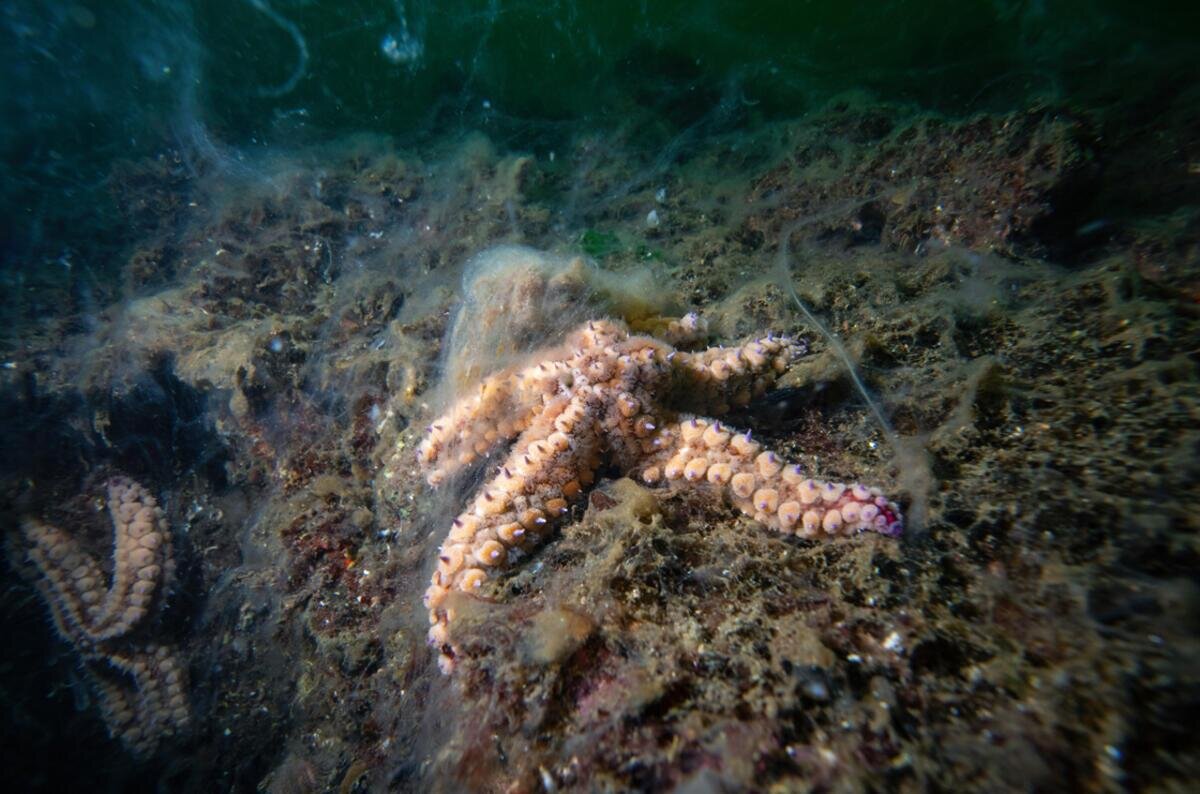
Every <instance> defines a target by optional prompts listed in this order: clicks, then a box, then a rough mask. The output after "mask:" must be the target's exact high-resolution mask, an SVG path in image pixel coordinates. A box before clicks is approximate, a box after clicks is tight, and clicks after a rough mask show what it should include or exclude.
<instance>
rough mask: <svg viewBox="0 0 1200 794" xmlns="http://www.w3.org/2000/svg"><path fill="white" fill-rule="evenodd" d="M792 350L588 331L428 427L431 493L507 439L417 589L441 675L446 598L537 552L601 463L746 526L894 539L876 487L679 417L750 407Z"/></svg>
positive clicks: (604, 324)
mask: <svg viewBox="0 0 1200 794" xmlns="http://www.w3.org/2000/svg"><path fill="white" fill-rule="evenodd" d="M799 350H800V347H799V346H798V345H797V344H796V343H794V342H792V341H790V340H788V339H786V338H773V337H770V336H768V337H766V338H763V339H759V340H756V341H753V342H749V343H747V344H745V345H742V346H741V347H736V348H722V347H713V348H709V349H707V350H704V351H701V352H697V353H688V352H683V351H678V350H675V349H673V348H672V347H671V346H669V345H667V344H665V343H663V342H660V341H658V340H656V339H653V338H651V337H646V336H630V335H629V332H628V330H627V329H626V328H625V327H624V326H623V325H621V324H619V323H616V322H611V321H599V322H594V323H588V324H587V325H586V326H584V327H582V328H580V329H578V330H577V331H576V332H575V333H574V334H572V335H571V337H570V338H569V339H568V340H567V343H566V344H565V345H564V346H563V347H561V348H557V349H552V350H549V351H545V352H543V353H542V354H541V355H540V356H538V361H537V363H535V364H531V365H529V366H526V367H524V368H522V369H508V370H505V371H503V372H501V373H498V374H496V375H494V376H492V377H490V378H488V379H486V380H485V381H484V382H483V383H482V384H481V385H480V387H479V391H478V392H477V393H476V394H473V395H472V396H470V397H468V398H465V399H463V400H461V401H459V402H458V403H457V404H456V405H455V406H454V407H453V408H452V409H451V410H450V412H449V413H448V414H447V415H446V416H444V417H443V418H441V419H439V420H438V421H437V422H435V423H434V424H433V425H432V426H431V427H430V428H429V433H428V435H427V436H426V438H425V440H424V442H422V444H421V446H420V448H419V450H418V452H417V454H418V459H419V461H420V463H421V465H422V466H424V467H425V469H426V471H427V479H428V480H429V482H430V484H431V485H438V484H440V483H441V482H443V481H444V480H445V479H446V477H448V476H449V475H451V474H453V473H454V472H456V471H458V470H459V469H461V468H463V467H464V466H468V465H470V464H472V463H474V462H475V461H476V460H478V459H479V458H481V457H484V456H486V455H488V454H489V453H491V452H492V451H494V450H495V449H497V448H498V447H500V446H501V445H502V444H504V443H506V442H508V441H511V440H512V439H516V443H515V444H514V446H513V448H512V450H511V451H510V452H509V454H508V456H507V458H506V459H505V461H504V463H503V465H501V467H500V470H499V473H498V474H497V475H496V476H495V477H494V478H493V479H492V480H491V481H490V482H489V483H488V484H487V485H486V486H485V487H484V488H483V490H482V491H481V492H480V493H479V495H478V496H477V497H476V498H475V500H474V503H473V504H472V506H471V507H470V508H469V509H468V510H467V511H465V512H464V513H462V514H461V515H459V517H458V518H456V519H455V520H454V525H453V527H452V528H451V530H450V534H449V536H448V537H447V539H446V541H445V543H444V544H443V545H442V548H441V550H440V552H439V555H438V559H439V561H438V566H437V569H436V570H435V571H434V574H433V582H432V584H431V585H430V587H429V589H428V590H427V591H426V593H425V603H426V606H428V607H429V610H430V622H431V623H432V628H431V629H430V632H429V639H430V642H431V643H432V644H434V645H436V646H437V647H438V648H439V649H440V650H441V652H442V659H441V662H442V669H443V670H444V671H447V672H448V671H449V670H450V669H451V668H452V666H453V659H454V656H455V650H454V644H453V641H452V638H451V631H450V624H451V622H452V621H453V619H454V615H455V611H456V609H455V600H454V599H453V598H451V594H452V592H454V591H459V592H465V593H468V594H474V593H476V592H478V591H479V589H480V587H481V586H482V585H483V583H484V582H485V581H486V580H487V578H488V574H487V571H488V570H489V569H495V568H499V567H501V566H503V565H504V564H505V563H506V562H510V561H513V560H516V559H519V558H520V557H521V555H522V554H525V553H528V552H529V551H531V550H532V549H533V548H535V547H536V546H537V545H538V544H539V543H540V542H541V541H542V540H543V539H544V537H545V536H546V534H547V532H548V530H549V529H550V527H551V525H552V524H553V522H554V521H555V520H556V519H558V518H560V517H562V516H564V515H566V513H567V512H568V511H569V505H570V503H571V502H572V501H575V500H577V499H578V498H579V496H580V495H581V494H582V493H583V491H584V489H585V488H587V487H588V486H589V485H591V484H592V482H593V480H594V478H595V473H596V470H597V468H599V466H600V465H601V462H602V460H607V461H609V462H610V463H612V464H614V465H615V466H616V467H617V468H619V469H621V470H622V471H625V472H634V471H637V472H640V476H641V478H642V479H643V480H644V481H645V482H647V483H657V482H660V481H662V480H669V481H677V482H682V483H689V484H693V483H694V484H696V485H697V486H701V487H705V488H709V489H713V490H714V491H716V492H718V493H721V494H722V495H724V496H726V497H727V498H728V499H729V500H730V501H731V502H732V503H733V505H734V506H735V507H737V508H738V509H739V510H741V511H742V512H743V513H745V514H746V515H748V516H751V517H753V518H754V519H755V520H756V521H758V522H760V523H762V524H765V525H767V526H769V527H771V528H773V529H776V530H780V531H783V532H786V533H795V534H797V535H800V536H801V537H807V538H813V537H818V536H821V535H830V536H833V535H839V534H855V533H857V532H860V531H863V530H873V531H877V532H883V533H885V534H892V535H894V534H897V533H899V531H900V528H901V518H900V508H899V507H898V506H897V505H896V503H894V502H891V501H889V500H888V499H887V498H886V497H884V496H883V495H882V492H881V491H879V490H878V489H875V488H868V487H866V486H864V485H860V484H852V485H849V486H847V485H845V484H842V483H832V482H820V481H817V480H814V479H811V478H807V477H806V476H805V475H804V473H803V470H802V469H801V467H799V466H785V464H784V462H783V461H782V460H780V459H779V458H778V457H777V456H776V455H775V453H773V452H770V451H765V450H763V449H762V447H761V445H759V444H758V443H757V442H755V441H752V440H751V438H750V434H749V433H746V434H745V435H737V434H734V433H733V432H732V430H730V429H729V428H727V427H724V426H722V424H721V423H720V422H714V421H711V420H708V419H702V418H697V417H695V416H693V415H692V414H690V413H687V410H688V409H692V410H707V411H709V412H712V413H716V414H721V413H725V412H726V411H728V410H729V409H730V407H731V405H746V404H747V403H749V402H750V401H751V399H753V398H754V397H756V396H758V395H761V394H762V393H764V392H765V391H766V390H767V389H768V388H769V387H770V385H771V384H772V383H774V381H775V378H776V375H777V374H778V373H779V372H782V371H783V370H785V369H786V368H787V365H788V361H789V359H790V358H791V357H792V356H793V355H795V354H796V353H797V352H798V351H799ZM667 406H672V407H667Z"/></svg>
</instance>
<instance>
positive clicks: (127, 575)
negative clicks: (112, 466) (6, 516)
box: [21, 477, 174, 645]
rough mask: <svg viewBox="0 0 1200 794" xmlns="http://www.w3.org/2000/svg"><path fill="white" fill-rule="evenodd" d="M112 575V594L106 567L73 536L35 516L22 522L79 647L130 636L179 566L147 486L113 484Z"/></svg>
mask: <svg viewBox="0 0 1200 794" xmlns="http://www.w3.org/2000/svg"><path fill="white" fill-rule="evenodd" d="M109 512H110V514H111V515H112V520H113V575H112V582H111V584H109V585H108V588H107V590H105V576H104V574H103V572H102V571H101V569H100V566H99V564H98V563H97V562H96V561H95V560H94V559H92V558H91V556H90V555H88V554H87V553H85V552H84V551H83V549H82V548H81V547H80V545H79V543H78V542H77V541H76V540H75V538H73V537H72V536H71V535H69V534H67V533H65V532H63V531H62V530H60V529H58V528H56V527H52V526H49V525H48V524H43V523H42V522H40V521H37V520H35V519H32V518H26V519H24V520H23V522H22V527H21V529H22V532H23V534H24V536H25V540H26V542H27V543H28V544H29V547H28V554H29V558H30V559H31V560H32V561H33V563H34V565H36V566H37V568H38V571H39V572H40V573H41V575H42V576H41V578H40V579H39V587H40V588H41V590H42V594H43V596H45V599H46V603H47V605H48V606H49V607H50V613H51V615H52V616H53V618H54V623H55V626H56V627H57V628H58V631H59V633H60V634H61V635H62V636H63V638H64V639H66V640H68V641H69V642H71V643H73V644H75V645H90V644H93V643H98V642H103V641H105V640H109V639H112V638H114V637H120V636H122V635H124V634H127V633H128V632H129V631H130V630H131V629H133V627H134V626H136V625H138V623H140V622H141V620H142V619H143V618H144V617H145V616H146V614H147V613H148V612H149V611H150V610H151V609H152V608H153V606H154V604H155V603H156V597H161V594H162V591H163V590H164V589H165V588H164V586H163V584H164V582H163V580H164V579H165V578H166V577H167V576H168V575H169V574H170V572H171V571H172V570H173V568H174V563H173V561H172V560H171V551H170V547H171V541H170V530H169V528H168V527H167V524H166V519H165V518H164V516H163V512H162V510H161V509H160V508H159V507H158V505H157V503H156V502H155V500H154V497H152V496H151V495H150V493H149V492H148V491H146V489H144V488H142V487H141V486H140V485H138V484H137V483H135V482H133V481H132V480H129V479H126V478H123V477H122V478H115V479H114V480H113V481H112V482H111V483H109Z"/></svg>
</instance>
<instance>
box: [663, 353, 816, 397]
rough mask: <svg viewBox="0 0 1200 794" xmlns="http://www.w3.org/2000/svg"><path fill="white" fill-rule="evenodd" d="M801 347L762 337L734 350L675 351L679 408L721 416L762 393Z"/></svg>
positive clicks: (673, 363)
mask: <svg viewBox="0 0 1200 794" xmlns="http://www.w3.org/2000/svg"><path fill="white" fill-rule="evenodd" d="M801 349H802V348H801V347H800V346H799V345H798V344H796V343H795V342H793V341H792V340H790V339H787V338H783V337H763V338H762V339H756V340H752V341H750V342H747V343H745V344H744V345H740V346H738V347H710V348H708V349H707V350H702V351H699V352H697V353H685V352H682V351H680V352H676V353H675V354H674V355H673V356H672V357H671V365H672V368H673V369H674V371H675V373H676V380H677V382H676V385H675V396H676V398H677V402H679V403H680V404H681V405H682V406H684V407H686V408H689V409H693V410H704V411H705V412H706V413H715V414H721V413H725V412H726V411H728V410H729V409H730V408H731V407H732V406H741V405H746V404H747V403H749V402H750V401H751V400H753V399H754V398H755V397H758V396H760V395H762V394H764V393H765V392H766V391H767V389H769V388H770V387H771V386H772V385H773V384H774V383H775V379H776V378H777V377H779V374H780V373H782V372H784V371H785V370H787V368H788V365H789V364H790V363H791V360H792V359H793V358H794V357H795V356H797V355H798V354H799V353H800V351H801Z"/></svg>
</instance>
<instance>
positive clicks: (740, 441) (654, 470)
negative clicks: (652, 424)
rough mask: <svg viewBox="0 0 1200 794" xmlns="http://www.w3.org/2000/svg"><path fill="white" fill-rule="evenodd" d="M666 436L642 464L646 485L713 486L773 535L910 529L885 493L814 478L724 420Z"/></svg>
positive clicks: (678, 427)
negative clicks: (724, 423) (786, 462)
mask: <svg viewBox="0 0 1200 794" xmlns="http://www.w3.org/2000/svg"><path fill="white" fill-rule="evenodd" d="M660 437H661V438H662V439H663V443H662V444H661V448H660V449H659V450H657V451H655V452H653V453H652V454H649V455H647V456H646V458H645V460H644V461H643V463H642V466H641V476H642V479H643V480H644V481H646V482H649V483H655V482H660V481H664V480H665V481H671V482H677V483H685V484H687V483H695V484H697V485H705V486H707V487H710V488H712V489H714V490H716V491H717V492H719V493H720V494H721V495H722V496H723V497H724V498H726V499H727V500H729V502H730V503H732V504H733V506H734V507H736V508H737V509H738V510H740V511H741V512H743V513H744V514H746V515H747V516H750V517H751V518H753V519H754V520H755V521H757V522H759V523H760V524H764V525H766V526H768V527H770V528H771V529H774V530H777V531H781V532H785V533H788V534H796V535H798V536H800V537H803V538H815V537H821V536H835V535H854V534H857V533H859V532H863V531H868V530H869V531H872V532H880V533H883V534H885V535H893V536H894V535H898V534H900V532H901V530H902V528H903V518H902V516H901V512H900V507H899V505H897V504H896V503H895V502H893V501H891V500H889V499H888V498H887V497H885V496H884V495H883V492H882V491H880V490H879V489H878V488H872V487H869V486H866V485H862V484H859V483H852V484H849V485H846V484H844V483H835V482H825V481H822V480H815V479H812V478H810V477H806V476H805V475H804V473H803V471H802V469H801V468H800V466H798V465H786V464H785V463H784V461H782V460H781V459H780V458H779V457H778V456H777V455H776V454H775V453H774V452H771V451H769V450H764V449H763V448H762V447H761V445H759V444H758V443H757V442H754V441H751V440H750V436H749V434H748V433H747V434H739V433H736V432H734V431H733V430H732V429H730V428H729V427H727V426H725V425H723V424H721V423H720V422H713V421H710V420H707V419H701V418H697V417H689V416H684V417H682V418H681V420H680V421H679V422H678V423H677V424H675V425H673V426H669V427H665V428H662V430H661V431H660Z"/></svg>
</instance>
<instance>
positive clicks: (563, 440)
mask: <svg viewBox="0 0 1200 794" xmlns="http://www.w3.org/2000/svg"><path fill="white" fill-rule="evenodd" d="M599 412H600V406H599V404H598V403H597V401H596V400H595V399H594V395H592V394H591V393H579V394H576V395H573V396H571V397H566V396H562V397H558V398H556V399H554V400H551V401H549V402H548V403H547V404H546V406H545V408H544V409H543V410H542V411H541V412H540V413H539V415H538V417H537V418H536V419H535V420H534V422H533V424H531V425H530V426H529V428H528V429H527V430H526V431H525V432H524V433H522V435H521V437H520V439H519V440H518V441H517V443H516V445H514V448H513V449H512V451H511V452H510V453H509V455H508V457H507V459H506V460H505V462H504V464H503V465H502V466H501V467H500V473H499V474H498V475H497V476H496V477H494V478H493V479H492V480H490V481H489V482H488V483H487V485H485V486H484V488H483V490H482V491H481V492H480V494H479V495H478V496H477V497H476V498H475V501H474V502H473V504H472V505H471V507H469V508H468V509H467V510H466V511H465V512H463V513H462V514H461V515H459V516H458V518H456V519H455V520H454V523H453V526H452V527H451V529H450V532H449V534H448V535H447V537H446V540H445V542H444V543H443V544H442V547H441V549H440V550H439V552H438V562H437V567H436V568H435V570H434V572H433V576H432V581H431V583H430V585H429V588H428V589H427V590H426V591H425V605H426V607H428V608H429V617H430V624H431V628H430V631H429V639H430V642H431V644H434V645H436V646H438V647H439V648H440V649H441V651H442V662H441V663H442V667H443V668H446V669H448V668H449V667H450V666H452V661H453V655H454V652H453V649H452V646H451V645H450V639H449V630H448V626H449V623H450V621H451V619H452V617H453V608H452V607H451V606H448V605H447V598H448V596H449V595H450V593H452V592H454V591H461V592H464V593H467V594H474V593H475V592H477V591H478V590H479V588H480V587H481V586H482V584H483V583H484V582H485V581H486V580H487V578H488V572H489V571H491V570H498V569H501V568H503V567H504V566H505V565H507V564H508V563H509V562H511V561H513V560H515V559H517V558H519V557H520V555H521V554H522V553H524V552H528V551H530V550H532V549H534V548H536V547H537V546H538V545H539V544H540V543H541V541H542V540H543V539H544V538H545V537H546V535H547V534H548V533H549V532H550V530H551V529H552V527H553V524H554V522H555V521H556V520H558V519H559V518H561V517H562V516H564V515H566V514H567V512H568V510H569V507H570V504H571V502H572V501H575V500H577V499H578V498H579V497H580V495H581V494H582V493H583V490H584V489H585V488H586V487H587V486H589V485H590V484H591V483H592V479H593V476H594V472H595V469H596V467H597V466H598V465H599V461H600V439H599V434H598V427H597V418H598V415H599Z"/></svg>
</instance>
